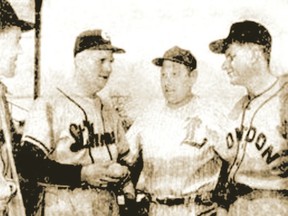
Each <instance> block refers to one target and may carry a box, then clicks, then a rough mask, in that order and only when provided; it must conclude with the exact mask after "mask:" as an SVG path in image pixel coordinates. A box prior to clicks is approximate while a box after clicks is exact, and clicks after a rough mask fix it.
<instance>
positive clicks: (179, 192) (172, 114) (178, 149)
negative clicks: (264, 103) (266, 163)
mask: <svg viewBox="0 0 288 216" xmlns="http://www.w3.org/2000/svg"><path fill="white" fill-rule="evenodd" d="M153 63H154V64H155V65H156V66H160V67H161V72H160V77H161V87H162V91H163V95H164V98H165V100H164V101H162V102H161V103H158V102H157V103H155V104H152V105H150V106H149V107H150V109H149V110H147V111H145V112H144V114H143V116H141V117H139V118H138V119H136V121H135V122H134V123H133V125H132V126H131V128H130V129H129V130H128V132H127V134H126V135H127V139H128V143H129V145H130V152H129V154H128V155H127V156H126V160H127V161H129V162H130V163H133V162H134V161H136V159H137V158H138V157H139V155H140V154H142V157H143V163H144V165H143V170H142V172H141V174H140V177H139V181H138V183H137V189H139V190H141V191H143V192H144V193H145V194H148V195H147V196H148V197H149V201H150V208H149V215H153V216H154V215H155V216H156V215H157V216H164V215H165V216H175V215H181V216H188V215H204V214H206V215H212V214H213V212H214V210H215V208H214V206H213V205H212V203H210V202H206V203H205V202H204V201H203V197H204V194H209V192H210V191H211V190H213V188H214V186H215V183H216V181H217V177H218V175H219V167H220V161H219V158H218V157H217V155H216V154H215V146H214V145H215V144H217V143H220V142H221V140H220V138H221V133H222V131H223V130H221V128H220V127H219V124H220V122H219V121H218V120H217V118H219V117H220V116H221V115H220V114H219V113H217V112H215V110H212V109H209V108H208V107H209V105H208V103H206V102H204V101H202V100H200V98H199V97H198V96H197V95H195V94H193V93H192V92H191V88H192V86H193V85H194V83H195V81H196V78H197V70H196V67H197V61H196V59H195V57H194V56H193V55H192V53H191V52H190V51H189V50H185V49H182V48H180V47H178V46H174V47H172V48H171V49H169V50H167V51H166V52H165V54H164V57H162V58H156V59H154V60H153ZM223 135H224V134H223ZM222 143H223V142H222ZM140 199H141V194H140V195H139V194H138V196H137V201H140ZM201 200H202V202H201ZM203 203H205V204H203ZM214 213H215V212H214Z"/></svg>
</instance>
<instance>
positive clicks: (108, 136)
mask: <svg viewBox="0 0 288 216" xmlns="http://www.w3.org/2000/svg"><path fill="white" fill-rule="evenodd" d="M69 132H70V135H71V136H72V137H73V139H74V141H75V142H74V143H72V144H71V146H70V150H71V151H72V152H77V151H80V150H81V149H84V148H89V147H98V146H104V145H110V144H113V143H115V134H114V132H113V131H112V132H109V133H108V132H105V133H104V134H98V133H96V134H95V133H94V127H93V123H90V122H89V121H83V126H82V125H77V124H71V125H70V127H69ZM85 132H87V133H88V138H87V139H86V140H85V138H84V133H85Z"/></svg>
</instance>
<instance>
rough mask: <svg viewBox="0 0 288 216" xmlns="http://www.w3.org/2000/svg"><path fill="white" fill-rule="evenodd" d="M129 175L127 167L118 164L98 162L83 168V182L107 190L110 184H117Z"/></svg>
mask: <svg viewBox="0 0 288 216" xmlns="http://www.w3.org/2000/svg"><path fill="white" fill-rule="evenodd" d="M129 174H130V173H129V170H128V168H127V167H126V166H121V165H120V164H118V163H116V162H112V161H109V162H104V163H99V162H96V163H94V164H91V165H87V166H84V167H83V168H82V170H81V180H82V181H85V182H87V183H88V184H90V185H93V186H95V187H101V188H106V187H107V186H108V184H109V185H113V184H117V183H118V182H120V181H121V180H123V179H126V178H127V176H128V175H129Z"/></svg>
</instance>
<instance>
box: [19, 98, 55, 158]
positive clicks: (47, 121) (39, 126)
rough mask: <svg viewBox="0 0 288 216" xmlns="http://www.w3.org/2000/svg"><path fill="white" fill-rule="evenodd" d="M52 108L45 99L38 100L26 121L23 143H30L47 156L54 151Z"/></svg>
mask: <svg viewBox="0 0 288 216" xmlns="http://www.w3.org/2000/svg"><path fill="white" fill-rule="evenodd" d="M52 113H53V112H52V106H51V105H50V104H49V103H48V102H47V100H45V99H43V98H39V99H37V100H36V101H35V102H34V104H33V105H32V109H31V110H30V112H29V114H28V118H27V119H26V122H25V126H24V131H23V138H22V143H24V142H29V143H31V144H33V145H35V146H37V147H38V148H40V149H41V150H42V151H43V152H44V153H45V154H46V155H47V154H49V152H50V151H51V150H52V146H53V143H52V140H53V137H52V135H53V131H52V118H53V116H52Z"/></svg>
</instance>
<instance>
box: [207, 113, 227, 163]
mask: <svg viewBox="0 0 288 216" xmlns="http://www.w3.org/2000/svg"><path fill="white" fill-rule="evenodd" d="M204 118H205V120H206V122H207V123H206V127H207V128H206V130H207V136H208V141H209V142H210V145H212V146H213V148H214V151H215V152H216V154H217V155H219V156H220V158H222V159H224V160H226V161H230V160H231V158H232V157H233V152H232V151H231V150H230V149H228V146H227V144H226V136H227V134H228V130H229V129H230V128H231V127H230V126H229V124H230V123H229V120H228V117H227V115H225V111H220V110H219V109H218V108H217V107H214V109H213V110H212V109H208V111H206V112H205V116H204Z"/></svg>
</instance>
